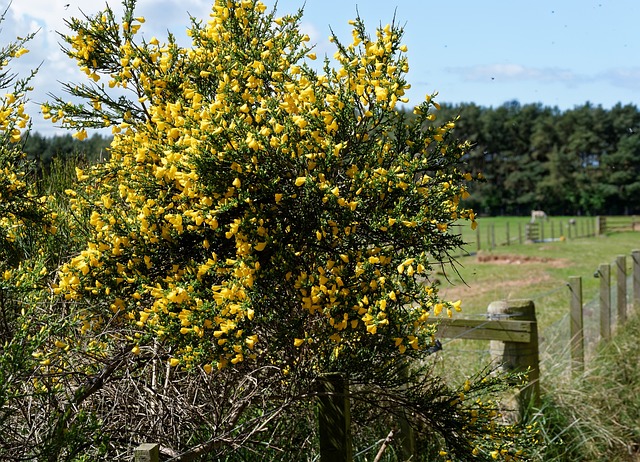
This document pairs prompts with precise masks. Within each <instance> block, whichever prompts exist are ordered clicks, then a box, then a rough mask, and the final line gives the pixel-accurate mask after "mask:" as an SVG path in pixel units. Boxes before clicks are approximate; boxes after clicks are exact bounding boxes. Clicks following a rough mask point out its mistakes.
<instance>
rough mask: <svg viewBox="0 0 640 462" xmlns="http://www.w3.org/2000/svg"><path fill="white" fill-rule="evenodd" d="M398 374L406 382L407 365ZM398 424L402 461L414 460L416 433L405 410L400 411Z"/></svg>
mask: <svg viewBox="0 0 640 462" xmlns="http://www.w3.org/2000/svg"><path fill="white" fill-rule="evenodd" d="M400 375H401V377H402V379H403V381H404V382H405V383H408V379H409V366H408V365H406V364H405V366H404V367H403V368H402V369H401V370H400ZM398 426H399V427H400V431H399V432H398V439H399V440H400V446H401V448H402V449H401V450H402V458H401V460H402V461H413V460H416V435H415V431H414V430H413V426H411V422H410V421H409V418H408V416H407V412H406V411H405V410H403V411H402V415H401V416H400V419H399V422H398Z"/></svg>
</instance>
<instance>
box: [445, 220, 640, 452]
mask: <svg viewBox="0 0 640 462" xmlns="http://www.w3.org/2000/svg"><path fill="white" fill-rule="evenodd" d="M570 219H571V217H554V218H552V219H550V220H549V221H548V222H545V226H546V229H547V231H546V232H547V233H548V234H547V236H548V238H547V239H545V242H536V243H524V239H523V241H522V244H520V243H519V239H518V231H517V230H518V228H519V227H520V228H521V229H522V230H524V227H525V225H526V223H527V222H528V221H529V219H528V218H527V217H524V218H523V217H500V218H481V219H479V220H478V224H479V229H480V234H479V235H480V237H481V239H483V242H481V245H480V246H479V247H480V248H479V250H478V245H477V242H476V238H477V236H478V234H477V233H476V232H475V231H472V230H471V229H470V228H468V229H467V227H463V228H461V231H462V234H463V236H464V238H465V240H466V241H467V242H469V244H468V246H467V254H466V255H465V256H461V257H459V258H458V266H457V271H455V270H453V269H451V268H445V269H444V270H443V271H441V272H439V273H438V274H437V277H438V279H439V280H440V282H441V285H440V293H441V295H442V296H443V298H445V299H448V300H452V301H455V300H458V299H461V300H462V307H463V312H462V313H461V314H459V316H465V317H470V318H481V319H483V318H484V315H485V313H486V311H487V306H488V305H489V304H490V303H491V302H493V301H498V300H505V299H507V300H508V299H530V300H533V301H534V303H535V306H536V316H537V321H538V334H539V339H540V345H539V353H540V374H541V377H540V386H541V391H542V405H541V408H540V409H538V410H534V411H535V412H534V414H533V420H534V421H535V422H536V423H537V424H538V425H539V428H540V438H541V440H540V441H541V443H540V449H539V452H538V453H537V454H534V457H533V459H532V460H534V461H536V462H543V461H544V462H564V461H573V460H583V461H592V460H593V461H596V460H608V461H615V462H627V461H633V462H637V461H638V460H640V452H639V450H638V448H640V423H639V421H638V418H637V416H638V415H640V414H639V413H640V398H639V396H640V395H638V393H637V390H638V386H639V383H640V382H639V381H640V375H639V374H638V372H637V363H638V359H637V358H638V354H640V353H639V351H640V350H639V348H638V342H637V335H638V333H640V330H639V329H640V314H639V313H637V312H631V313H630V322H629V323H627V324H625V326H624V328H621V329H619V330H618V332H616V331H614V336H613V339H612V341H611V342H609V343H605V342H599V311H598V309H599V290H600V280H599V279H598V278H596V277H594V273H596V271H597V269H598V267H599V266H600V265H601V264H611V266H612V267H611V284H612V311H614V312H615V306H616V305H615V283H616V267H615V264H613V263H614V262H615V260H616V258H617V257H618V256H619V255H624V256H625V257H626V266H627V275H628V278H627V290H628V293H630V292H631V291H632V284H631V281H630V279H631V274H632V264H633V260H632V257H631V253H632V251H633V250H638V249H640V232H637V231H638V227H637V225H636V231H635V232H634V231H623V232H605V233H604V234H602V235H599V236H595V233H594V231H595V219H594V218H588V217H584V218H580V217H577V218H576V224H575V225H572V226H573V228H572V235H571V238H569V236H568V234H567V231H566V230H567V225H566V224H567V223H569V220H570ZM589 221H591V223H589ZM633 221H634V220H633V218H631V217H616V218H615V219H610V218H607V222H608V223H609V224H613V223H615V226H616V228H617V229H626V230H630V229H632V223H633ZM507 223H508V224H509V225H508V227H509V234H510V239H511V242H510V245H506V242H507V239H506V238H507ZM551 223H555V224H554V226H553V232H554V234H555V236H554V239H553V240H552V239H551ZM561 225H562V228H563V230H564V232H565V233H564V234H558V232H559V231H560V229H561ZM581 229H584V230H585V232H584V233H582V232H575V231H578V230H581ZM514 230H516V231H515V233H514ZM589 230H590V231H589ZM492 234H494V235H495V245H492V243H491V240H488V241H485V239H486V238H487V237H488V236H491V235H492ZM561 236H564V237H563V238H561ZM576 236H581V237H576ZM582 236H584V237H582ZM571 276H579V277H581V279H582V292H583V316H584V336H585V352H586V365H585V370H584V372H583V374H582V375H579V376H575V375H572V373H571V355H570V338H569V337H570V336H569V312H570V300H571V293H570V290H569V287H568V281H569V278H570V277H571ZM615 322H616V319H615V315H614V324H615ZM442 343H443V349H442V351H440V352H439V353H438V355H437V359H436V365H437V371H438V372H439V373H441V374H443V375H445V376H446V377H448V378H449V379H451V380H464V379H466V378H467V377H469V376H471V375H473V374H475V373H477V372H478V371H480V370H482V369H483V368H485V367H486V366H487V365H488V364H489V363H490V362H491V357H490V352H489V342H488V341H478V340H461V339H447V338H445V339H443V340H442Z"/></svg>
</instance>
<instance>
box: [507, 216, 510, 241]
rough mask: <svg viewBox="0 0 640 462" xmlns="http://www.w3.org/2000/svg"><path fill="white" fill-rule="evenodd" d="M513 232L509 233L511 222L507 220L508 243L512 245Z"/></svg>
mask: <svg viewBox="0 0 640 462" xmlns="http://www.w3.org/2000/svg"><path fill="white" fill-rule="evenodd" d="M510 234H511V233H509V222H508V221H507V245H511V236H510Z"/></svg>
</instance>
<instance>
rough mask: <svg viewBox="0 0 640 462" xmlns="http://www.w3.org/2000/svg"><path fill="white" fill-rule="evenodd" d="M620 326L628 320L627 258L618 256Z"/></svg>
mask: <svg viewBox="0 0 640 462" xmlns="http://www.w3.org/2000/svg"><path fill="white" fill-rule="evenodd" d="M616 274H617V281H618V282H617V292H616V293H617V306H618V326H621V325H623V324H624V323H625V322H627V258H626V257H625V256H624V255H618V257H617V258H616Z"/></svg>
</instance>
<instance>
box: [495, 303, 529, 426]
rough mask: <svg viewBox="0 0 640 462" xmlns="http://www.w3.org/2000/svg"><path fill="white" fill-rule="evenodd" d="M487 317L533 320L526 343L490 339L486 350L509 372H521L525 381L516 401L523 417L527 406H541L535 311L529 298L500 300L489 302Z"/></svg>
mask: <svg viewBox="0 0 640 462" xmlns="http://www.w3.org/2000/svg"><path fill="white" fill-rule="evenodd" d="M487 313H488V317H489V319H508V320H514V321H515V320H517V321H532V322H533V325H532V326H531V338H530V341H529V342H528V343H524V342H509V341H498V340H491V341H490V342H489V343H490V345H489V349H490V351H491V357H492V360H493V361H494V362H495V363H497V364H500V365H501V368H502V369H504V370H509V371H517V372H524V371H527V370H528V371H529V373H528V375H527V384H526V385H525V386H524V387H523V388H522V390H520V393H519V396H518V401H519V404H520V415H521V416H522V415H523V414H524V413H525V412H526V410H527V408H528V407H529V406H530V405H533V406H534V407H538V406H539V405H540V361H539V358H538V327H537V324H536V310H535V305H534V303H533V301H531V300H501V301H496V302H491V303H490V304H489V307H488V308H487Z"/></svg>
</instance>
